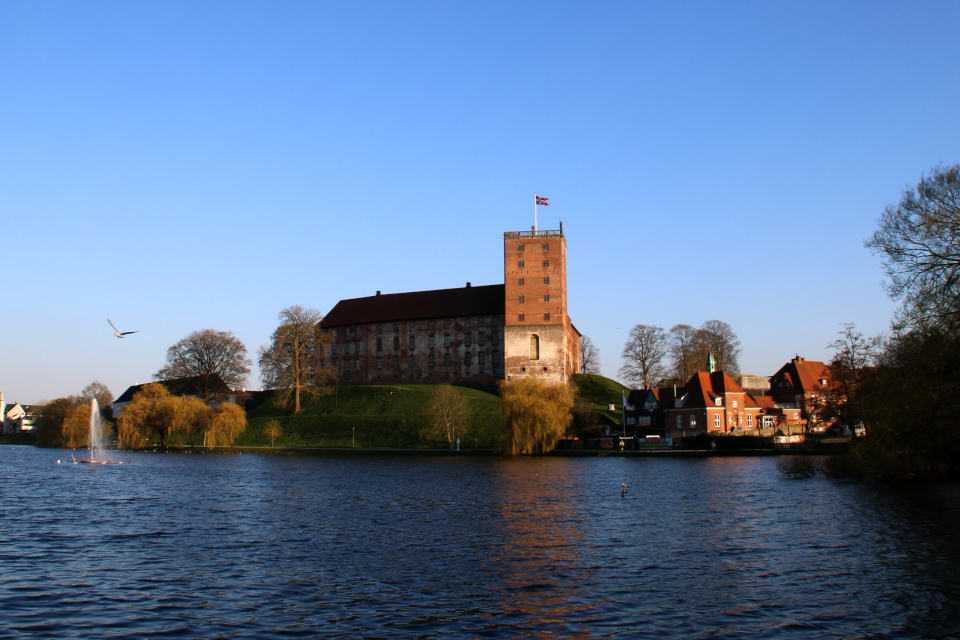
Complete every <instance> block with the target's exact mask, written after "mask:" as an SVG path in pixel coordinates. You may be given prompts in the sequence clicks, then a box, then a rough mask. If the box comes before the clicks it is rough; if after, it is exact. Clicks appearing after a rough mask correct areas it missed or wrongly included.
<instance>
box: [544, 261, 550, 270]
mask: <svg viewBox="0 0 960 640" xmlns="http://www.w3.org/2000/svg"><path fill="white" fill-rule="evenodd" d="M543 266H544V268H546V267H549V266H550V261H549V260H544V261H543Z"/></svg>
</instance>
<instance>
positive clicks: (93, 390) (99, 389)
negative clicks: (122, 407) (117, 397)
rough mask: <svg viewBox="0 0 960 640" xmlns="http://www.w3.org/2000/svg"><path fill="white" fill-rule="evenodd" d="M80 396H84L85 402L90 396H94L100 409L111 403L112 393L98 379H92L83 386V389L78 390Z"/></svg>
mask: <svg viewBox="0 0 960 640" xmlns="http://www.w3.org/2000/svg"><path fill="white" fill-rule="evenodd" d="M80 397H81V398H86V399H87V402H89V399H90V398H96V399H97V404H98V405H100V409H106V408H107V407H109V406H110V405H111V404H112V403H113V394H112V393H110V389H108V388H107V385H105V384H103V383H102V382H100V381H99V380H94V381H93V382H91V383H90V384H88V385H87V386H85V387H84V388H83V391H81V392H80Z"/></svg>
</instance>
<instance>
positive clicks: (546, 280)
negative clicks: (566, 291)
mask: <svg viewBox="0 0 960 640" xmlns="http://www.w3.org/2000/svg"><path fill="white" fill-rule="evenodd" d="M543 284H550V276H545V277H544V278H543Z"/></svg>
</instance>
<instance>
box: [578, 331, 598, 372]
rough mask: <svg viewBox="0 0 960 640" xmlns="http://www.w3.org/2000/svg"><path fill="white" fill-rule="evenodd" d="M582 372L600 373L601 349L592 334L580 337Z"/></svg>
mask: <svg viewBox="0 0 960 640" xmlns="http://www.w3.org/2000/svg"><path fill="white" fill-rule="evenodd" d="M580 373H600V349H598V348H597V347H596V345H594V344H593V340H591V339H590V336H583V337H581V338H580Z"/></svg>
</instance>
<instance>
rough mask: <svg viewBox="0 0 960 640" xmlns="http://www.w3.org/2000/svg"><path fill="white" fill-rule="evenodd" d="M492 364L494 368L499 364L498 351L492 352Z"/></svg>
mask: <svg viewBox="0 0 960 640" xmlns="http://www.w3.org/2000/svg"><path fill="white" fill-rule="evenodd" d="M493 364H494V366H496V365H498V364H500V352H499V351H494V352H493Z"/></svg>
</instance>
